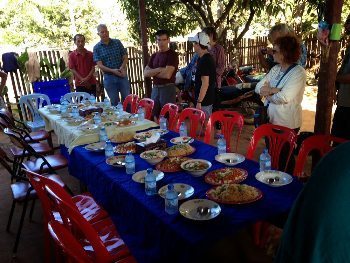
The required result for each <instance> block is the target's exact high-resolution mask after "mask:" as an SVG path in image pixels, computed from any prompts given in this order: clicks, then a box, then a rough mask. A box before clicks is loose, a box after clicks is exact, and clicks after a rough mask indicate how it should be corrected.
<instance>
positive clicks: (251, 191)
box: [206, 184, 263, 204]
mask: <svg viewBox="0 0 350 263" xmlns="http://www.w3.org/2000/svg"><path fill="white" fill-rule="evenodd" d="M206 195H207V197H208V198H209V199H210V200H213V201H215V202H218V203H222V204H248V203H253V202H255V201H257V200H259V199H260V198H262V196H263V194H262V192H261V191H260V190H259V189H257V188H255V187H253V186H250V185H246V184H222V185H219V186H215V187H213V188H211V189H209V190H208V191H207V193H206Z"/></svg>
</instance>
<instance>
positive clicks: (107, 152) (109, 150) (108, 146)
mask: <svg viewBox="0 0 350 263" xmlns="http://www.w3.org/2000/svg"><path fill="white" fill-rule="evenodd" d="M105 156H106V158H109V157H111V156H114V151H113V145H112V143H111V141H110V140H107V141H106V146H105Z"/></svg>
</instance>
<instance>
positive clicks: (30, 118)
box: [19, 93, 51, 131]
mask: <svg viewBox="0 0 350 263" xmlns="http://www.w3.org/2000/svg"><path fill="white" fill-rule="evenodd" d="M19 104H20V107H21V111H22V113H23V116H24V118H25V121H26V125H27V126H28V127H29V128H30V129H31V130H32V131H37V130H40V129H42V128H44V127H45V122H44V120H43V119H42V117H41V116H40V114H39V111H38V109H40V108H41V107H43V106H45V105H51V101H50V99H49V97H48V96H47V95H45V94H39V93H33V94H29V95H23V96H21V98H20V99H19Z"/></svg>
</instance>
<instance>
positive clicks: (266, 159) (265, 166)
mask: <svg viewBox="0 0 350 263" xmlns="http://www.w3.org/2000/svg"><path fill="white" fill-rule="evenodd" d="M259 164H260V171H261V172H262V171H266V170H271V156H270V154H269V152H268V150H267V149H266V148H265V149H264V151H263V152H262V153H261V154H260V159H259Z"/></svg>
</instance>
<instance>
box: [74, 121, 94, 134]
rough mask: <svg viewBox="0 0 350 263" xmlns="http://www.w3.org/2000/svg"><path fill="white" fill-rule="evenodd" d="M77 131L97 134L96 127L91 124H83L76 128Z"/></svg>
mask: <svg viewBox="0 0 350 263" xmlns="http://www.w3.org/2000/svg"><path fill="white" fill-rule="evenodd" d="M78 130H80V131H82V132H85V133H97V130H98V125H96V124H92V123H85V124H81V125H80V126H79V127H78Z"/></svg>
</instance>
